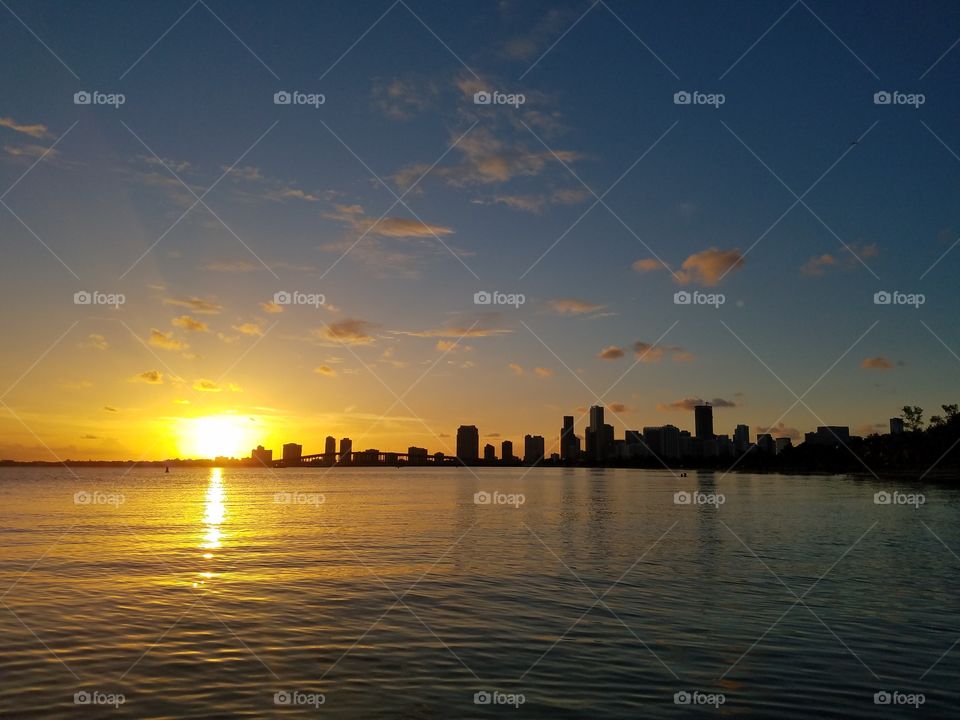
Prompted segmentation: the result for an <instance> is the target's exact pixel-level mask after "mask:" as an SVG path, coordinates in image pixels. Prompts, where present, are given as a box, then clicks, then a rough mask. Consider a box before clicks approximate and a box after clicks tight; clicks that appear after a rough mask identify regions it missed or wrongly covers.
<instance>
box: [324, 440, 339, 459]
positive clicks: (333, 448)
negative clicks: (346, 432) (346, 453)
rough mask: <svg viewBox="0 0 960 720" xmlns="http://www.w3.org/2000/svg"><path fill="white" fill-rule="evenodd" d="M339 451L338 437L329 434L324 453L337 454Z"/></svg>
mask: <svg viewBox="0 0 960 720" xmlns="http://www.w3.org/2000/svg"><path fill="white" fill-rule="evenodd" d="M336 452H337V439H336V438H335V437H333V435H327V440H326V442H325V443H324V446H323V454H324V455H331V456H332V455H335V454H336Z"/></svg>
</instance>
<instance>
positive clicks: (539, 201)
mask: <svg viewBox="0 0 960 720" xmlns="http://www.w3.org/2000/svg"><path fill="white" fill-rule="evenodd" d="M589 196H590V194H589V193H588V192H587V191H586V190H580V189H578V188H562V189H558V190H554V191H553V192H551V193H538V194H532V195H493V196H491V197H488V198H475V199H474V200H471V202H472V203H473V204H475V205H504V206H506V207H508V208H510V209H511V210H520V211H522V212H528V213H534V214H539V213H541V212H543V210H544V208H546V207H547V206H550V205H576V204H578V203H582V202H583V201H584V200H586V199H587V198H588V197H589Z"/></svg>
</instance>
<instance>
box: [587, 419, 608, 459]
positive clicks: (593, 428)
mask: <svg viewBox="0 0 960 720" xmlns="http://www.w3.org/2000/svg"><path fill="white" fill-rule="evenodd" d="M603 427H604V425H603V406H602V405H592V406H591V407H590V427H588V428H587V433H586V438H587V455H589V456H590V458H591V459H592V460H594V461H595V462H603V461H604V460H605V459H606V453H605V449H606V448H605V447H604V442H603V440H604V433H603Z"/></svg>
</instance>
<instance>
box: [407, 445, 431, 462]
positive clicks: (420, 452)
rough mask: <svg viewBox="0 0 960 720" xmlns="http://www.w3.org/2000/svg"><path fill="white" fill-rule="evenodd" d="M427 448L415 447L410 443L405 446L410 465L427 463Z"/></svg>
mask: <svg viewBox="0 0 960 720" xmlns="http://www.w3.org/2000/svg"><path fill="white" fill-rule="evenodd" d="M427 456H428V453H427V449H426V448H422V447H416V446H415V445H411V446H410V447H408V448H407V461H408V462H409V463H410V464H411V465H426V464H427Z"/></svg>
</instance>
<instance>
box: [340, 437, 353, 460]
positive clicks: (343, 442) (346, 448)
mask: <svg viewBox="0 0 960 720" xmlns="http://www.w3.org/2000/svg"><path fill="white" fill-rule="evenodd" d="M352 452H353V440H351V439H350V438H348V437H345V438H340V462H342V463H343V462H350V454H351V453H352Z"/></svg>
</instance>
